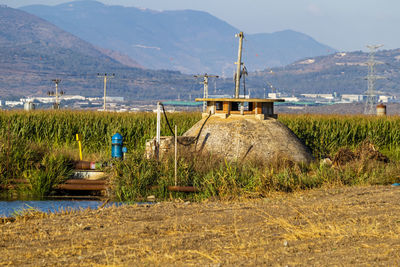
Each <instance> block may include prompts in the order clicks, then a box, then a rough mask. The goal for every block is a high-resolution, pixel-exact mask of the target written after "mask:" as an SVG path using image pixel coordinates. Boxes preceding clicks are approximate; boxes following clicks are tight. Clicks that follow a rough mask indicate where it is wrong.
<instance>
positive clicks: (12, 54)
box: [0, 1, 400, 100]
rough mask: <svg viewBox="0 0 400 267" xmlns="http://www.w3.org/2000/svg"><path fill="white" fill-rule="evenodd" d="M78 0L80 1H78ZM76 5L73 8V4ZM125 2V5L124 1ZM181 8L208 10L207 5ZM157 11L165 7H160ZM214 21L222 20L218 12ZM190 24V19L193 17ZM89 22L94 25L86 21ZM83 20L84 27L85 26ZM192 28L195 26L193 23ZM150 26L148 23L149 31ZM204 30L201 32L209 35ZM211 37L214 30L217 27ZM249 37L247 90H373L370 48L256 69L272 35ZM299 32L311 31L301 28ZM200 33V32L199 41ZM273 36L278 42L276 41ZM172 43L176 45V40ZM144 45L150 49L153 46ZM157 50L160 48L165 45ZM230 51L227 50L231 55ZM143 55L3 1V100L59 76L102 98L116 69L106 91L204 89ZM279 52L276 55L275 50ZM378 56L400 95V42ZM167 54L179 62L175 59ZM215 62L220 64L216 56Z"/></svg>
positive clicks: (386, 89)
mask: <svg viewBox="0 0 400 267" xmlns="http://www.w3.org/2000/svg"><path fill="white" fill-rule="evenodd" d="M73 3H74V4H75V2H73ZM76 3H77V4H93V5H95V6H99V7H100V8H101V9H102V8H104V5H102V4H99V3H97V2H92V1H90V2H87V1H85V2H76ZM62 6H65V5H61V7H62ZM56 7H59V6H56ZM70 8H72V9H74V8H75V5H72V6H71V7H70ZM122 9H123V10H125V8H122ZM132 10H136V9H132ZM126 11H127V12H128V11H129V12H130V11H131V8H128V9H126ZM138 12H139V13H140V12H145V13H149V12H150V13H152V12H153V11H149V10H139V11H138ZM171 12H172V11H171ZM182 12H189V13H194V14H199V15H201V16H203V15H204V16H210V15H208V14H206V13H203V12H193V11H182ZM153 13H154V14H159V13H160V12H153ZM161 13H162V12H161ZM167 13H168V12H167ZM178 13H179V12H178ZM140 14H141V13H140ZM119 19H120V18H118V19H116V20H119ZM215 20H216V21H219V20H218V19H215ZM89 21H90V20H89ZM89 21H88V22H87V23H89ZM215 23H216V22H215ZM187 24H188V25H189V24H191V23H189V22H188V23H187ZM224 25H225V26H226V27H227V28H226V30H227V31H230V33H229V35H231V34H232V35H233V34H234V32H235V29H234V30H232V29H231V26H229V25H228V24H226V23H225V24H224ZM84 26H85V27H89V26H88V25H86V24H85V25H84ZM85 27H83V26H82V28H85ZM148 27H150V26H148ZM193 27H194V26H190V27H189V28H193ZM166 28H168V27H166ZM229 29H231V30H229ZM147 31H148V30H145V32H147ZM93 32H95V30H93ZM154 32H155V33H156V32H158V30H154ZM208 34H210V30H208V31H206V32H204V33H203V35H204V36H206V35H208ZM221 34H222V33H221ZM276 34H278V35H280V36H281V37H282V38H283V39H285V38H286V39H285V40H286V41H284V42H282V43H280V44H279V47H281V48H282V49H289V48H290V47H292V48H291V49H294V48H293V43H292V42H291V41H290V38H292V37H291V36H293V34H297V33H293V32H291V31H284V32H280V33H276ZM165 35H170V33H168V34H167V33H165ZM149 36H151V34H149ZM186 36H187V38H188V39H190V38H189V32H188V33H186ZM196 36H197V35H196ZM199 36H200V34H199ZM204 36H203V37H201V38H205V37H204ZM211 36H213V35H212V34H211ZM214 36H216V37H218V36H220V34H219V33H218V32H217V31H215V32H214ZM245 36H247V41H245V43H244V49H245V53H244V62H245V63H246V66H247V67H248V69H249V76H248V77H246V90H247V92H249V91H251V94H252V97H263V95H264V93H265V92H266V91H269V90H270V89H271V87H272V88H275V89H277V90H279V91H280V92H285V93H289V94H291V93H295V94H298V93H333V92H337V93H339V94H340V93H357V94H363V93H365V91H366V89H367V81H366V80H365V76H366V75H367V74H368V66H367V64H366V62H367V61H368V54H367V53H364V52H361V51H355V52H346V53H344V52H340V53H338V52H336V53H332V54H329V55H323V56H308V57H305V58H301V59H299V60H297V61H294V62H292V63H290V64H288V65H285V66H280V67H273V68H265V69H263V70H259V71H255V72H251V70H252V69H251V68H250V67H249V66H251V64H250V63H249V64H248V63H247V62H248V54H249V52H251V53H254V52H256V51H259V50H262V51H264V54H267V51H268V53H272V52H270V49H269V48H262V46H260V47H258V48H257V47H256V46H255V43H256V42H253V41H252V38H255V39H257V38H258V39H263V40H264V41H265V38H267V37H266V36H265V35H263V34H261V35H245ZM285 36H286V37H285ZM298 37H299V38H305V37H304V35H301V34H299V36H298ZM177 38H178V37H177ZM194 38H196V37H194ZM201 38H200V37H198V40H200V39H201ZM229 38H231V37H229ZM88 39H90V38H88ZM214 39H215V38H214ZM306 39H307V38H306ZM116 40H117V39H116ZM216 40H219V41H220V43H219V44H220V45H223V44H224V43H225V42H226V41H224V40H223V39H222V37H221V39H218V38H216ZM231 41H232V43H231V44H230V46H231V50H232V55H231V56H230V57H229V60H230V61H229V62H228V59H227V56H226V59H224V58H223V57H222V56H221V58H220V61H219V62H220V63H221V64H222V65H221V66H225V65H223V64H226V66H228V64H230V67H231V68H233V67H234V64H233V62H234V61H235V59H236V55H237V51H236V52H235V51H234V50H236V49H237V40H235V38H234V37H232V38H231ZM190 42H192V43H196V42H194V41H190V40H187V42H184V43H185V44H188V43H190ZM260 42H261V41H260ZM268 42H270V43H272V41H268ZM165 45H170V44H165ZM207 45H209V46H208V48H207V47H206V48H204V49H205V51H209V52H210V53H211V51H213V50H215V51H217V50H218V49H219V48H220V47H219V46H218V44H216V43H213V44H211V42H209V43H207ZM173 46H174V45H171V47H173ZM214 46H215V47H214ZM141 49H144V50H151V48H141ZM187 49H189V48H187ZM196 49H197V50H196V51H197V52H196V53H199V54H201V53H202V52H201V51H202V49H200V48H196ZM207 49H208V50H207ZM302 49H303V48H302ZM310 49H311V48H310ZM153 50H154V49H153ZM155 50H157V49H155ZM192 50H194V48H192ZM227 50H228V49H227ZM157 51H159V52H160V53H161V50H157ZM182 51H185V50H182ZM246 51H247V52H246ZM275 52H276V51H275ZM182 53H183V52H182ZM229 53H231V52H229ZM229 53H226V55H228V54H229ZM155 55H157V53H156V54H155ZM215 55H218V53H217V52H215ZM142 56H143V57H145V56H146V57H148V61H146V60H144V61H140V60H137V58H133V57H129V56H128V55H126V53H125V52H124V51H120V50H113V49H110V47H101V46H99V45H98V44H92V43H91V42H88V41H85V40H83V39H81V38H79V37H78V36H76V35H74V34H72V33H69V32H67V31H65V30H62V29H60V28H59V27H57V26H55V25H54V24H52V23H50V22H48V21H47V20H44V19H42V18H39V17H37V16H35V15H32V14H30V13H27V12H25V11H23V10H20V9H12V8H8V7H4V6H0V69H1V72H0V81H1V83H0V97H1V98H3V99H4V98H7V99H10V98H12V97H14V98H19V97H22V96H30V95H32V96H33V95H34V96H46V93H47V91H51V90H53V88H54V84H53V83H52V79H55V78H59V79H61V80H62V82H61V84H60V86H61V88H62V90H64V91H66V92H67V94H80V95H84V96H98V97H101V96H102V93H103V79H101V77H99V76H101V75H98V74H104V73H108V74H111V73H115V74H116V75H115V77H114V78H112V79H111V80H109V84H108V90H107V92H108V95H109V96H124V97H125V98H126V99H130V100H164V99H177V98H180V99H186V100H188V99H193V98H194V97H200V96H202V85H201V84H199V82H200V80H196V79H194V77H193V76H192V75H187V74H182V73H181V72H179V71H176V70H151V69H146V68H145V67H146V66H147V64H150V63H149V62H151V61H152V60H153V59H151V58H152V57H153V56H154V54H152V53H150V52H149V54H144V53H143V55H142ZM219 56H220V55H219ZM274 56H276V57H278V56H277V55H274ZM182 57H183V58H189V57H186V56H182ZM191 57H193V58H197V57H199V58H197V61H198V62H203V63H204V64H205V63H206V60H205V59H204V58H202V57H200V56H199V55H196V56H194V54H193V55H192V56H191ZM376 58H377V60H378V61H381V62H382V63H383V64H378V65H377V66H376V70H377V75H381V76H384V77H385V79H380V80H378V81H377V83H376V87H377V89H378V90H379V91H381V92H383V93H385V94H393V95H399V93H398V92H399V86H398V85H399V84H400V49H394V50H382V51H378V52H377V54H376ZM136 60H137V61H136ZM168 60H169V61H172V62H174V61H176V60H175V58H172V60H171V59H168ZM203 60H204V61H203ZM207 60H208V59H207ZM282 60H283V61H284V60H288V59H282ZM138 62H139V63H138ZM188 62H189V61H188ZM250 62H251V61H250ZM203 63H202V64H203ZM214 64H216V63H215V62H214ZM226 68H227V67H226ZM210 70H211V69H210ZM203 71H204V70H203ZM199 72H200V71H199ZM217 74H218V73H217ZM227 76H228V77H229V76H230V75H227ZM233 87H234V85H233V79H232V77H229V78H220V79H214V80H211V81H210V93H211V94H232V93H233Z"/></svg>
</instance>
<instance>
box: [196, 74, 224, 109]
mask: <svg viewBox="0 0 400 267" xmlns="http://www.w3.org/2000/svg"><path fill="white" fill-rule="evenodd" d="M194 77H195V78H201V77H203V81H202V82H200V84H203V85H204V96H203V98H208V78H211V77H214V78H219V76H218V75H208V74H207V73H206V74H204V75H194ZM206 111H207V101H203V112H206Z"/></svg>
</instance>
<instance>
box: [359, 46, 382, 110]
mask: <svg viewBox="0 0 400 267" xmlns="http://www.w3.org/2000/svg"><path fill="white" fill-rule="evenodd" d="M382 46H383V45H367V47H368V49H369V50H370V52H369V59H368V62H367V64H368V76H367V80H368V90H367V101H366V102H365V107H364V114H368V115H372V114H375V103H376V101H375V100H376V99H375V98H376V92H375V82H376V80H378V79H383V78H385V77H383V76H377V75H375V66H376V65H378V64H382V62H379V61H376V60H375V54H376V51H377V49H378V48H380V47H382Z"/></svg>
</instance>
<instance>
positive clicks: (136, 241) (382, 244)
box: [0, 186, 400, 266]
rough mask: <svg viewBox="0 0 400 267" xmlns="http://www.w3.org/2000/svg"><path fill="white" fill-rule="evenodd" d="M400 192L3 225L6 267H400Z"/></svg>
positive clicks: (286, 197) (169, 207)
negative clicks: (350, 266) (66, 266)
mask: <svg viewBox="0 0 400 267" xmlns="http://www.w3.org/2000/svg"><path fill="white" fill-rule="evenodd" d="M399 203H400V188H397V187H390V186H378V187H339V188H322V189H315V190H310V191H301V192H296V193H292V194H287V193H273V194H271V195H270V196H269V197H267V198H264V199H256V200H243V201H235V202H219V201H207V202H202V203H189V202H163V203H157V204H154V205H127V206H123V207H111V208H103V209H99V210H86V211H77V212H61V213H59V214H50V215H46V214H41V213H37V214H34V213H33V214H30V215H29V214H28V215H26V216H20V217H17V218H16V220H15V221H12V222H11V221H7V220H5V221H3V222H1V223H0V235H1V236H0V255H1V257H0V265H13V266H21V265H24V266H65V265H68V266H139V265H140V266H154V265H157V266H238V265H239V266H310V265H311V266H327V265H331V266H332V265H333V266H349V265H352V266H399V265H400V254H399V253H398V252H399V251H400V238H399V236H400V205H399Z"/></svg>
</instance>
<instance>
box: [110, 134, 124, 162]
mask: <svg viewBox="0 0 400 267" xmlns="http://www.w3.org/2000/svg"><path fill="white" fill-rule="evenodd" d="M123 145H124V138H123V137H122V135H120V134H119V133H116V134H114V135H113V136H112V138H111V157H112V158H119V159H122V156H123V154H122V146H123Z"/></svg>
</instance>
